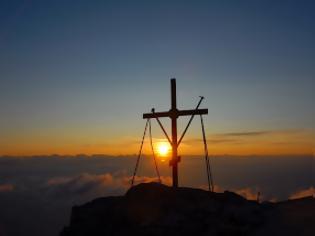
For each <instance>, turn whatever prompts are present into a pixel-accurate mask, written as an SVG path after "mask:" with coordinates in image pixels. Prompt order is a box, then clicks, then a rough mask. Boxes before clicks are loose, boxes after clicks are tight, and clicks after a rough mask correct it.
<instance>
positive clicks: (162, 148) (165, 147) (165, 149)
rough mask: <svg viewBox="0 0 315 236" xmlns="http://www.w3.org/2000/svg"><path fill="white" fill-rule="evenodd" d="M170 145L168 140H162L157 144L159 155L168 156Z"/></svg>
mask: <svg viewBox="0 0 315 236" xmlns="http://www.w3.org/2000/svg"><path fill="white" fill-rule="evenodd" d="M169 150H170V146H169V144H168V143H166V142H160V143H158V144H157V152H158V154H159V156H161V157H166V156H167V154H168V153H169Z"/></svg>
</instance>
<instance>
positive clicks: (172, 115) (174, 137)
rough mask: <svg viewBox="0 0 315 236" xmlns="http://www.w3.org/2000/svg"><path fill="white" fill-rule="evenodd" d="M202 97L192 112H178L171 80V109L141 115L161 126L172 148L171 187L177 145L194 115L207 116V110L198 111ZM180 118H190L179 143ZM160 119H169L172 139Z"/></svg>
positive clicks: (175, 170) (174, 185) (173, 81)
mask: <svg viewBox="0 0 315 236" xmlns="http://www.w3.org/2000/svg"><path fill="white" fill-rule="evenodd" d="M202 99H203V97H201V99H200V101H199V103H198V105H197V107H196V109H194V110H178V109H177V101H176V79H175V78H173V79H171V109H170V110H169V111H164V112H155V110H154V109H152V111H151V113H145V114H143V119H151V118H155V119H156V120H157V121H158V123H159V125H160V126H161V128H162V130H163V132H164V134H165V136H166V138H167V139H168V141H169V142H170V144H171V146H172V159H171V161H170V165H171V166H172V175H173V187H175V188H176V187H178V163H179V162H180V157H179V156H178V153H177V149H178V146H179V144H180V143H181V141H182V139H183V137H184V135H185V133H186V131H187V129H188V127H189V125H190V123H191V121H192V119H193V117H194V116H195V115H204V114H208V109H199V105H200V104H201V101H202ZM180 116H191V118H190V121H189V122H188V125H187V127H186V128H185V130H184V132H183V134H182V136H181V137H180V139H179V141H177V118H178V117H180ZM160 117H169V118H170V119H171V122H172V139H170V138H169V136H168V135H167V132H166V131H165V129H164V127H163V125H162V123H161V122H160V120H159V118H160Z"/></svg>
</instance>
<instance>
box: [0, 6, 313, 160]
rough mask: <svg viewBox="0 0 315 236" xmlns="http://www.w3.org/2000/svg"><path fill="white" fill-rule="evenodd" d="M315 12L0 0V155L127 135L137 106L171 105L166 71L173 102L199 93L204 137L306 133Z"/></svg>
mask: <svg viewBox="0 0 315 236" xmlns="http://www.w3.org/2000/svg"><path fill="white" fill-rule="evenodd" d="M314 10H315V4H314V3H313V1H237V2H236V1H93V2H91V1H2V2H1V5H0V50H1V53H0V82H1V86H0V107H1V120H0V130H1V132H0V148H1V149H2V150H4V151H2V152H1V151H0V154H6V153H14V151H12V150H15V151H16V150H19V151H18V153H22V152H23V150H24V151H25V153H39V152H45V148H47V152H50V151H52V150H53V151H55V152H57V153H58V152H60V153H62V152H63V151H64V150H65V149H71V150H75V148H77V149H78V150H81V149H82V150H83V151H84V148H83V147H84V146H85V145H102V143H103V142H105V143H106V142H107V141H108V140H110V141H109V142H112V141H115V142H117V145H118V144H122V143H123V141H122V140H129V141H130V140H131V141H132V140H133V139H137V138H138V137H140V135H141V132H142V126H143V125H144V121H143V120H142V119H141V117H142V113H143V112H147V111H149V110H150V109H151V107H153V106H154V107H155V108H156V109H157V110H168V109H169V79H170V78H171V77H176V78H177V83H178V96H179V101H178V102H179V106H180V107H185V108H193V107H194V106H195V104H196V103H197V101H198V96H199V95H203V96H205V97H206V99H205V102H204V103H203V107H207V108H209V116H208V117H207V119H206V124H207V131H208V133H209V134H211V133H212V134H218V133H228V132H251V131H274V130H278V131H281V132H282V131H288V130H299V131H301V132H306V133H307V137H308V139H310V137H314V136H313V135H314V129H315V124H314V118H315V111H314V105H313V100H314V95H313V90H314V80H315V79H314V75H315V65H314V62H315V60H314V59H315V58H314V57H315V56H314V55H315V47H314V42H315V28H314V20H315V14H314ZM196 127H197V125H196V126H193V129H192V130H191V131H190V133H189V135H190V136H197V135H199V133H198V132H199V129H197V128H196ZM305 139H307V138H305ZM100 140H102V141H100ZM65 142H67V143H71V148H69V147H64V146H62V144H61V143H65ZM308 142H312V140H309V141H308ZM39 144H40V145H42V147H41V148H37V146H38V145H39ZM40 145H39V146H40ZM49 145H50V146H51V148H49ZM109 146H110V145H109ZM110 150H111V149H110ZM110 150H108V152H111V151H110ZM132 150H133V149H132ZM89 151H91V150H89ZM97 151H99V149H97ZM102 151H103V152H106V151H107V149H106V148H105V149H104V150H103V149H102ZM72 152H74V151H72Z"/></svg>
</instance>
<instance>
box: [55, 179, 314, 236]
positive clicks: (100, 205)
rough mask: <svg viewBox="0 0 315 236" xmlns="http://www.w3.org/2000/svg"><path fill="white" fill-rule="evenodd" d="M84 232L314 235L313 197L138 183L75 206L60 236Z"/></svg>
mask: <svg viewBox="0 0 315 236" xmlns="http://www.w3.org/2000/svg"><path fill="white" fill-rule="evenodd" d="M83 235H84V236H87V235H89V236H100V235H102V236H104V235H141V236H144V235H147V236H149V235H150V236H151V235H152V236H160V235H163V236H168V235H172V236H174V235H181V236H185V235H315V200H314V199H313V198H312V197H309V198H303V199H298V200H290V201H285V202H280V203H268V202H266V203H261V204H259V203H257V202H255V201H248V200H246V199H244V198H243V197H241V196H239V195H237V194H235V193H233V192H224V193H209V192H207V191H204V190H200V189H192V188H178V189H173V188H171V187H167V186H165V185H161V184H157V183H149V184H139V185H137V186H135V187H133V188H131V189H130V190H129V191H128V192H127V193H126V194H125V195H124V196H119V197H105V198H98V199H95V200H93V201H91V202H89V203H86V204H84V205H82V206H75V207H73V209H72V215H71V220H70V225H69V226H67V227H65V228H64V229H63V230H62V232H61V233H60V236H83Z"/></svg>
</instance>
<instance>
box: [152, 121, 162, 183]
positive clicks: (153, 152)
mask: <svg viewBox="0 0 315 236" xmlns="http://www.w3.org/2000/svg"><path fill="white" fill-rule="evenodd" d="M149 136H150V144H151V149H152V155H153V159H154V164H155V170H156V174H157V176H158V179H159V183H162V181H161V177H160V172H159V168H158V164H157V161H156V156H155V151H154V146H153V141H152V130H151V120H149Z"/></svg>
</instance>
